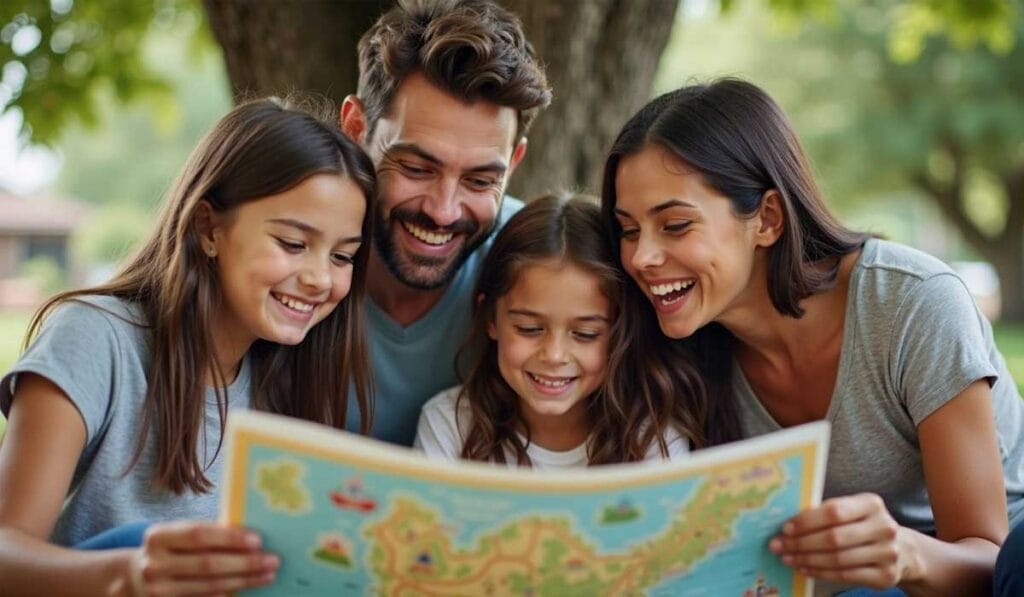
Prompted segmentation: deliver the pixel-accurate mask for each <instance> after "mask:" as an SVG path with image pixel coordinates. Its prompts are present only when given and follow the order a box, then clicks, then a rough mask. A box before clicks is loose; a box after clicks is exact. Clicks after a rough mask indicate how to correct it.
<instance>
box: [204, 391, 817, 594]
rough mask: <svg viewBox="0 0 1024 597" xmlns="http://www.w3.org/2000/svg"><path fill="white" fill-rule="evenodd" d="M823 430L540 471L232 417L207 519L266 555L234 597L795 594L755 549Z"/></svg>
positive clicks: (810, 468) (274, 420) (813, 486)
mask: <svg viewBox="0 0 1024 597" xmlns="http://www.w3.org/2000/svg"><path fill="white" fill-rule="evenodd" d="M828 433H829V428H828V424H827V423H824V422H820V423H812V424H809V425H803V426H800V427H795V428H792V429H788V430H785V431H781V432H778V433H774V434H771V435H766V436H762V437H759V438H755V439H751V440H746V441H743V442H737V443H735V444H730V445H727V446H721V447H716V448H710V449H706V450H700V451H697V452H694V453H693V454H692V455H691V456H689V457H684V458H682V459H681V460H677V461H675V462H647V463H637V464H623V465H610V466H599V467H593V468H580V469H573V470H569V471H558V472H551V471H533V470H530V469H528V468H521V469H508V468H505V467H502V466H494V465H488V464H481V463H469V462H461V461H460V462H446V461H436V460H428V459H426V458H425V457H424V456H423V455H421V454H420V453H418V452H415V451H413V450H410V449H408V448H403V447H397V446H392V445H388V444H384V443H381V442H378V441H375V440H372V439H367V438H363V437H359V436H357V435H353V434H349V433H345V432H342V431H336V430H333V429H329V428H327V427H323V426H320V425H315V424H311V423H305V422H301V421H297V420H295V419H289V418H285V417H280V416H275V415H268V414H263V413H256V412H237V411H232V413H231V416H230V417H229V423H228V432H227V448H226V450H227V462H226V468H225V480H224V485H223V488H222V498H221V499H222V501H221V518H222V520H224V521H226V522H228V523H230V524H233V525H239V526H245V527H247V528H250V529H253V530H255V531H257V532H259V533H260V534H261V536H262V537H263V544H264V547H265V549H267V550H268V551H271V552H274V553H276V554H278V555H279V556H280V557H281V568H280V570H279V571H278V575H277V580H276V581H275V583H274V584H273V585H270V586H268V587H263V588H260V589H256V590H252V591H250V592H248V593H247V595H248V594H252V595H395V596H399V595H402V596H405V595H410V596H411V595H472V596H476V595H531V596H548V595H551V596H559V597H561V596H563V595H616V596H618V595H672V596H676V595H708V596H716V597H717V596H719V595H736V596H737V597H761V596H768V595H780V596H781V595H810V594H811V581H810V579H807V578H805V577H803V576H801V575H799V574H796V573H795V572H794V571H793V569H791V568H789V567H787V566H784V565H783V564H782V563H781V562H780V561H779V559H778V557H776V556H775V555H773V554H772V553H771V552H769V551H768V547H767V546H768V540H769V539H770V538H771V537H773V536H774V535H775V534H777V533H778V532H779V529H780V528H781V526H782V523H783V522H784V521H785V520H786V519H788V518H789V517H790V516H792V515H794V514H796V513H797V512H798V511H800V510H802V509H806V508H808V507H810V506H813V505H816V504H817V503H818V502H819V500H820V496H821V489H822V483H823V480H824V469H825V457H826V454H827V452H828Z"/></svg>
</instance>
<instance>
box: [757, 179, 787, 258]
mask: <svg viewBox="0 0 1024 597" xmlns="http://www.w3.org/2000/svg"><path fill="white" fill-rule="evenodd" d="M757 219H758V227H757V233H756V239H755V241H756V244H757V246H759V247H770V246H772V245H774V244H775V242H776V241H777V240H779V238H780V237H781V236H782V231H783V228H784V226H785V223H786V222H785V220H786V214H785V210H784V209H783V203H782V195H780V194H779V191H778V190H776V189H769V190H767V191H765V193H764V196H763V197H762V198H761V207H759V208H758V210H757Z"/></svg>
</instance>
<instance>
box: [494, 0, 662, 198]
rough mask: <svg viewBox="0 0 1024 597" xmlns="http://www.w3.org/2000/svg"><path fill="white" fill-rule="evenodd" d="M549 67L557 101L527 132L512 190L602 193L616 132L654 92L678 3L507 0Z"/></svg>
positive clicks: (527, 193)
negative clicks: (604, 169) (606, 159)
mask: <svg viewBox="0 0 1024 597" xmlns="http://www.w3.org/2000/svg"><path fill="white" fill-rule="evenodd" d="M503 4H504V5H505V6H506V7H508V8H509V9H510V10H512V11H513V12H515V13H516V14H518V15H519V17H520V18H521V19H522V21H523V28H524V30H525V32H526V37H527V39H529V40H530V41H531V42H532V43H533V46H534V49H535V50H536V51H537V54H538V55H539V56H540V57H541V59H542V60H543V61H544V63H545V65H546V71H547V76H548V81H549V83H550V84H551V87H552V89H553V90H554V100H553V101H552V103H551V106H549V107H548V109H547V110H545V111H544V112H543V113H542V114H541V115H540V116H539V117H538V118H537V120H536V122H535V123H534V125H533V128H532V129H531V131H530V134H529V146H528V150H527V154H526V159H525V160H524V161H523V163H522V164H521V165H520V167H519V169H518V171H517V172H516V174H515V176H514V177H513V178H512V184H511V188H510V191H511V192H512V193H513V194H515V195H518V196H520V197H523V198H525V199H529V198H532V197H535V196H537V195H538V194H540V193H545V192H549V191H551V190H558V189H577V190H585V191H588V192H591V193H595V194H596V193H599V192H600V177H601V168H602V166H603V165H604V156H605V153H606V152H607V150H608V148H609V146H610V145H611V143H612V141H614V139H615V135H617V134H618V132H619V129H620V128H621V127H622V125H623V124H625V122H626V120H627V119H628V118H629V117H630V116H632V115H633V113H634V112H635V111H636V110H638V109H639V108H640V107H641V106H642V105H643V104H644V103H645V102H646V101H647V100H649V99H650V97H651V86H652V84H653V81H654V74H655V70H656V69H657V66H658V61H659V59H660V58H661V54H662V52H663V51H664V49H665V45H666V44H667V43H668V37H669V33H670V31H671V29H672V25H673V23H674V21H675V14H676V8H677V7H678V5H679V2H678V0H587V1H585V2H580V1H573V0H558V1H555V0H552V1H546V0H504V2H503Z"/></svg>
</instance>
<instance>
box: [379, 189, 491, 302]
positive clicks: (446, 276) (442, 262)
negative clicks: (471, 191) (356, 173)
mask: <svg viewBox="0 0 1024 597" xmlns="http://www.w3.org/2000/svg"><path fill="white" fill-rule="evenodd" d="M375 212H376V213H375V215H374V218H375V222H374V231H373V240H374V246H376V248H377V254H378V255H380V258H381V260H382V261H383V262H384V265H386V266H387V268H388V271H389V272H391V275H392V276H394V277H395V278H397V279H398V280H399V281H400V282H401V283H402V284H405V285H406V286H410V287H412V288H417V289H419V290H435V289H437V288H441V287H443V286H445V285H447V284H448V283H449V282H451V281H452V278H454V277H455V274H456V272H458V271H459V268H461V267H462V265H463V264H464V263H465V262H466V259H468V258H469V256H470V254H471V253H472V252H473V251H474V250H476V248H477V247H479V246H480V245H481V244H483V242H484V241H485V240H487V237H488V236H490V234H491V232H492V231H493V230H494V227H495V225H496V221H495V222H493V223H492V224H491V226H490V227H489V228H488V229H486V230H482V229H481V228H480V225H479V224H478V223H476V222H475V221H473V220H468V219H467V220H458V221H456V222H454V223H452V224H451V225H449V226H444V227H439V226H438V225H437V224H435V223H434V221H433V220H431V219H430V217H429V216H427V215H426V214H424V213H423V212H421V211H413V210H403V209H401V208H396V209H394V210H392V211H391V219H390V222H392V223H394V225H395V226H396V227H399V226H402V222H408V223H410V224H412V225H414V226H417V227H419V228H422V229H424V230H429V231H431V232H439V231H440V232H442V233H448V232H451V233H454V234H456V235H457V236H458V235H462V236H463V238H464V240H463V241H462V247H461V248H460V249H459V251H458V253H456V254H455V255H453V256H451V255H450V256H447V257H429V256H424V255H408V256H407V255H401V254H399V251H398V249H397V247H396V243H395V240H394V237H393V233H392V231H391V229H390V228H389V227H388V222H386V221H385V220H384V210H383V208H382V207H378V208H377V209H376V210H375ZM405 233H406V234H408V233H409V231H408V230H406V231H405ZM394 234H400V232H398V231H397V230H396V231H395V232H394ZM453 240H454V239H453ZM449 242H452V241H449Z"/></svg>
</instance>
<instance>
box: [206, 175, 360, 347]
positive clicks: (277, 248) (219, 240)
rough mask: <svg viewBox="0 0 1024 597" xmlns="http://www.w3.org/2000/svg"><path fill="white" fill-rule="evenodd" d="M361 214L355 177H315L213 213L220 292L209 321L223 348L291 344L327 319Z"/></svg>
mask: <svg viewBox="0 0 1024 597" xmlns="http://www.w3.org/2000/svg"><path fill="white" fill-rule="evenodd" d="M365 212H366V200H365V198H364V196H363V192H362V190H360V188H359V187H358V186H357V185H356V184H355V183H354V182H352V181H351V180H350V179H348V178H347V177H342V176H339V175H336V174H316V175H313V176H310V177H309V178H307V179H306V180H304V181H303V182H302V183H300V184H298V185H296V186H295V187H293V188H291V189H289V190H287V191H285V192H283V193H280V194H277V195H271V196H270V197H266V198H264V199H258V200H256V201H250V202H248V203H244V204H242V205H240V206H238V207H237V208H235V209H233V210H230V211H229V212H227V213H224V214H217V215H214V216H213V218H214V222H213V230H212V237H213V242H212V245H213V248H214V249H215V251H216V260H217V269H218V275H219V279H220V286H221V290H222V292H223V305H222V311H221V313H220V317H219V318H218V319H217V320H216V321H217V325H218V331H220V332H221V335H222V337H224V338H225V339H226V340H227V341H228V342H229V343H230V346H233V347H241V348H242V350H243V351H244V350H245V349H246V348H248V345H249V344H251V343H252V342H253V341H254V340H256V339H263V340H268V341H271V342H277V343H280V344H298V343H299V342H301V341H302V340H303V338H305V337H306V333H307V332H308V331H309V329H310V328H312V327H313V326H314V325H316V324H317V323H319V322H320V321H322V320H323V319H324V318H325V317H327V316H328V315H329V314H330V313H331V311H333V310H334V308H335V307H337V306H338V303H339V302H341V300H342V299H343V298H345V297H346V296H347V295H348V292H349V289H350V286H351V283H352V267H353V265H352V259H353V258H354V256H355V254H356V250H357V249H358V248H359V246H360V244H361V243H362V238H361V234H362V225H363V217H364V216H365ZM207 248H209V247H207Z"/></svg>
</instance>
